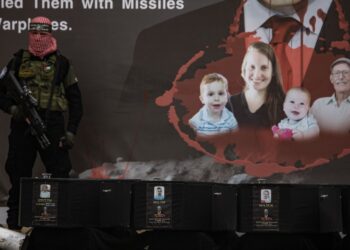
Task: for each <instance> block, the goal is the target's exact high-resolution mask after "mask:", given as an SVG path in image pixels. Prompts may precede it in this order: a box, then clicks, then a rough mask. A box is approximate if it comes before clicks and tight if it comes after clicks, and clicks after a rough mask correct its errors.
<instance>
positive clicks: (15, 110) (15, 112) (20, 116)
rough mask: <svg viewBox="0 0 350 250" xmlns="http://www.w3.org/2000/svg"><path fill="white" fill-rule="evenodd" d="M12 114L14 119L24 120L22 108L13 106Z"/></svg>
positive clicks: (11, 108)
mask: <svg viewBox="0 0 350 250" xmlns="http://www.w3.org/2000/svg"><path fill="white" fill-rule="evenodd" d="M10 114H11V115H12V117H13V119H15V120H17V121H19V120H21V119H23V118H24V116H23V112H22V110H21V108H20V107H18V106H17V105H12V106H11V107H10Z"/></svg>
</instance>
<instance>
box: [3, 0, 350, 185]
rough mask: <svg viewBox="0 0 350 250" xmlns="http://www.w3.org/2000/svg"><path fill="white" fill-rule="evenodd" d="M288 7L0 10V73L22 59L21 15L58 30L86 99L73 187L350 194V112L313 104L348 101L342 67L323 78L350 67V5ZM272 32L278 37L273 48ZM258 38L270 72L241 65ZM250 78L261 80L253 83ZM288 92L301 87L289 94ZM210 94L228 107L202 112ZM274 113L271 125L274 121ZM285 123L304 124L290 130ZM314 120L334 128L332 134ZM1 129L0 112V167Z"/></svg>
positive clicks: (251, 62)
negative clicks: (108, 182) (337, 188)
mask: <svg viewBox="0 0 350 250" xmlns="http://www.w3.org/2000/svg"><path fill="white" fill-rule="evenodd" d="M282 2H283V1H282ZM285 2H287V5H284V6H279V5H278V4H276V1H273V0H258V1H256V0H224V1H218V0H216V1H215V0H206V1H203V0H201V1H199V0H198V1H197V0H120V1H115V0H99V1H97V0H76V1H73V0H57V1H54V0H32V1H24V0H3V1H0V8H1V16H0V33H1V40H0V50H1V53H0V55H1V57H0V65H1V66H2V67H3V66H5V65H6V64H7V62H8V61H9V60H10V59H11V58H12V55H13V53H15V52H16V51H17V50H18V49H20V48H26V46H27V29H28V25H29V22H30V18H32V17H34V16H38V15H44V16H47V17H49V18H50V19H52V20H53V21H54V22H53V29H54V36H55V37H56V38H57V41H58V47H59V49H60V50H61V52H62V54H64V55H65V56H67V57H68V58H69V59H70V60H71V62H72V64H73V65H74V68H75V70H76V72H77V75H78V78H79V84H80V88H81V90H82V95H83V104H84V117H83V120H82V123H81V126H80V128H79V131H78V135H77V140H76V145H75V147H74V149H73V150H72V151H71V157H72V162H73V167H74V169H75V171H76V172H77V173H80V176H81V177H95V178H110V177H111V178H141V179H155V178H159V179H163V180H195V181H214V182H228V183H241V182H255V181H258V180H259V179H263V180H264V181H267V182H282V183H284V182H286V183H335V184H337V183H338V184H349V178H348V177H347V176H348V174H350V170H349V165H350V156H349V155H348V154H349V153H350V151H349V149H350V145H349V144H350V140H349V137H350V136H349V130H350V126H349V124H350V112H349V111H348V110H349V109H350V106H346V105H345V104H347V102H349V103H350V101H349V100H345V101H344V102H343V103H341V104H342V109H343V111H342V113H339V114H340V115H339V116H338V117H337V116H335V115H334V114H335V113H334V112H333V113H332V114H333V116H329V115H328V113H326V111H324V112H323V111H322V110H324V109H323V108H322V107H321V108H318V109H316V108H314V107H313V106H314V104H315V101H316V100H317V99H319V98H322V97H329V98H330V99H331V96H332V95H333V94H334V93H335V92H336V91H337V87H339V85H337V84H342V85H344V86H342V87H344V89H345V90H342V92H341V93H343V94H344V93H348V92H349V90H348V92H346V88H347V85H350V75H349V71H348V70H349V68H348V69H346V68H345V69H342V68H340V69H337V68H335V70H336V72H331V70H330V66H331V64H332V62H333V61H334V60H336V59H337V58H341V57H347V58H349V57H350V44H349V41H350V33H349V32H350V31H349V18H350V2H349V1H347V0H322V1H318V0H299V1H298V0H294V1H285ZM288 2H291V3H289V4H288ZM276 16H277V18H271V17H276ZM283 17H287V18H283ZM290 20H294V24H293V25H292V24H291V23H292V22H289V21H290ZM275 23H277V24H275ZM295 23H296V24H295ZM281 27H282V28H281ZM290 27H292V28H290ZM281 30H285V34H287V35H285V34H284V35H283V37H284V38H283V41H279V42H276V40H275V38H276V34H277V35H278V34H280V35H281V32H283V31H281ZM287 37H288V38H287ZM258 41H261V42H263V43H267V44H270V45H271V47H272V48H273V49H274V51H275V54H276V57H277V60H276V63H275V62H273V60H271V58H269V56H268V55H267V54H263V53H262V52H261V51H260V52H259V53H260V54H259V53H257V55H256V54H254V53H253V52H251V53H252V54H250V55H249V56H246V57H245V55H246V52H247V48H248V47H249V45H250V44H252V43H256V42H258ZM252 50H254V49H252ZM255 51H258V49H255ZM248 54H249V53H248ZM253 54H254V55H253ZM244 57H245V59H244ZM259 57H260V58H261V57H262V58H263V59H265V61H259V60H258V59H257V58H259ZM243 59H244V60H243ZM275 64H276V65H277V66H276V65H275ZM337 65H338V66H341V67H343V66H344V67H346V65H347V64H346V63H345V64H344V63H340V64H336V66H337ZM269 67H270V68H269ZM266 68H267V69H266ZM277 68H278V70H277ZM254 70H258V71H259V72H260V73H255V76H253V75H254V73H252V72H253V71H254ZM262 70H268V71H269V70H270V71H269V72H270V73H268V74H267V75H266V74H265V73H261V72H262ZM339 71H340V72H339ZM259 74H260V75H259ZM208 75H209V76H208ZM276 75H278V76H276ZM205 76H207V77H205ZM213 76H216V77H219V78H214V80H213V79H211V78H210V77H213ZM209 78H210V79H209ZM205 79H207V80H205ZM208 79H209V80H208ZM225 79H226V80H227V84H226V83H225V84H224V82H225V81H226V80H225ZM271 79H272V80H271ZM273 79H275V80H276V79H280V82H281V85H280V87H277V88H280V89H281V90H282V92H281V93H280V95H279V96H278V98H277V97H276V96H274V94H271V93H273V91H275V90H271V89H273V87H271V86H272V84H271V82H272V81H274V80H273ZM339 79H341V81H340V80H339ZM205 81H207V82H206V83H203V84H202V85H201V82H205ZM220 83H223V84H222V85H221V84H220ZM249 84H250V85H249ZM264 84H265V85H266V86H264ZM278 84H279V83H278ZM278 84H277V85H278ZM223 86H224V87H223ZM226 86H227V88H226ZM267 86H270V87H269V88H268V87H267ZM300 87H302V88H300ZM291 88H297V89H294V91H291V92H287V91H288V90H290V89H291ZM348 88H349V89H350V87H348ZM252 90H254V91H252ZM260 90H264V91H263V93H265V95H266V96H265V97H264V98H263V99H262V100H263V102H261V103H259V99H258V98H256V97H254V94H258V93H262V92H259V91H260ZM265 90H267V91H265ZM286 93H288V94H287V96H286V98H285V97H284V95H285V94H286ZM215 94H218V95H221V97H218V98H219V99H220V98H223V97H222V96H224V98H223V101H217V102H216V101H215V102H216V103H210V98H214V97H212V95H215ZM275 97H276V98H275ZM335 97H336V96H335ZM288 98H289V99H290V98H292V99H293V98H296V99H295V100H294V99H293V100H292V101H290V100H289V99H288ZM298 98H299V99H298ZM300 98H302V101H300V102H301V103H303V105H305V107H304V108H303V111H300V112H299V111H295V110H293V108H291V109H292V110H289V109H288V105H286V103H287V102H290V103H291V102H293V103H294V102H299V100H300ZM303 98H304V99H303ZM275 99H276V100H277V102H276V103H277V104H271V103H274V100H275ZM220 100H221V99H220ZM296 100H297V101H296ZM335 102H336V100H335ZM290 105H292V104H290ZM335 106H337V105H335ZM271 107H273V108H274V110H275V111H276V110H277V111H278V110H279V111H280V113H281V114H279V115H280V116H278V115H277V116H276V114H277V113H278V112H277V111H276V112H275V116H273V114H272V115H271V113H273V112H272V111H271V110H272V109H271ZM338 107H339V104H338ZM288 110H289V111H288ZM313 110H314V112H315V114H313V112H312V111H313ZM317 110H321V112H320V115H319V117H320V118H319V117H318V116H317V115H316V112H317ZM299 113H301V114H300V116H298V115H299ZM289 115H291V116H293V115H294V116H296V117H294V118H295V119H294V120H293V117H290V116H289ZM324 116H326V118H328V119H325V118H324ZM227 117H230V119H231V120H230V121H229V122H228V123H230V122H231V123H230V125H227V124H225V122H224V120H225V119H226V118H227ZM271 117H275V118H276V117H280V118H281V119H280V120H276V119H272V118H271ZM310 117H311V118H310ZM338 118H339V121H340V122H339V121H338V122H337V120H338ZM282 119H287V120H284V121H287V123H288V122H290V121H291V120H293V121H297V122H300V121H301V120H303V121H302V124H301V125H300V123H299V125H300V126H301V128H300V127H297V128H295V129H294V131H293V129H292V128H284V127H283V126H282V125H283V121H281V120H282ZM288 119H289V120H288ZM323 120H326V123H327V121H332V120H333V121H335V122H334V123H335V124H339V123H340V124H341V126H342V128H343V130H342V131H340V130H339V129H338V128H333V132H334V131H336V132H334V133H333V132H332V128H331V132H329V130H327V126H328V125H325V126H324V125H323ZM272 121H274V122H272ZM198 124H199V125H198ZM203 124H204V125H203ZM305 124H306V125H305ZM315 124H316V127H317V129H316V132H315V133H314V134H313V136H307V133H306V132H305V131H306V130H307V129H308V128H309V127H315ZM328 124H329V122H328ZM273 125H275V126H274V128H273V129H272V127H273ZM299 125H298V126H299ZM226 126H228V127H226ZM305 126H306V128H305ZM308 126H309V127H308ZM347 126H348V127H347ZM8 127H9V117H8V115H6V114H4V113H2V114H1V123H0V140H1V142H0V159H1V161H0V163H1V164H2V165H4V164H5V160H6V153H7V135H8V133H9V129H8ZM276 127H277V129H278V130H276ZM325 127H326V129H324V128H325ZM206 131H210V132H208V133H207V132H206ZM296 131H299V132H300V131H301V132H302V133H301V134H299V136H298V135H296V134H297V133H298V132H296ZM339 131H340V133H338V132H339ZM304 132H305V133H304ZM1 171H2V172H3V174H2V175H1V183H2V185H4V186H6V185H7V184H6V181H7V180H6V174H5V173H4V170H3V169H2V170H1ZM3 183H5V184H3Z"/></svg>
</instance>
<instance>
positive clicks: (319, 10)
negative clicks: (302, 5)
mask: <svg viewBox="0 0 350 250" xmlns="http://www.w3.org/2000/svg"><path fill="white" fill-rule="evenodd" d="M317 16H318V17H319V18H321V20H322V22H324V20H326V16H327V13H325V12H324V11H323V10H322V9H318V10H317Z"/></svg>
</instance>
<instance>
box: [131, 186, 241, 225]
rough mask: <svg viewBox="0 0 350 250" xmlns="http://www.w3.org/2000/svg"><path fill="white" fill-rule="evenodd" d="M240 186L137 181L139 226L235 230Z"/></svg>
mask: <svg viewBox="0 0 350 250" xmlns="http://www.w3.org/2000/svg"><path fill="white" fill-rule="evenodd" d="M236 211H237V188H236V186H233V185H225V184H213V183H198V182H197V183H196V182H157V181H149V182H138V183H135V184H134V226H135V228H136V229H151V228H152V229H173V230H209V231H221V230H235V229H236V218H237V217H236V216H237V214H236Z"/></svg>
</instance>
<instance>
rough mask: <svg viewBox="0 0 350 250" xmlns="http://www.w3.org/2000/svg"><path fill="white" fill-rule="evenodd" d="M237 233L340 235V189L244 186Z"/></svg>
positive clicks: (270, 185) (241, 189) (240, 200)
mask: <svg viewBox="0 0 350 250" xmlns="http://www.w3.org/2000/svg"><path fill="white" fill-rule="evenodd" d="M238 204H239V208H238V231H240V232H264V231H267V232H287V233H288V232H291V233H292V232H293V233H294V232H310V233H326V232H339V231H342V203H341V188H340V187H336V186H328V185H323V186H319V185H299V184H298V185H289V184H280V185H278V184H275V185H274V184H258V185H253V184H243V185H240V186H239V192H238Z"/></svg>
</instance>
